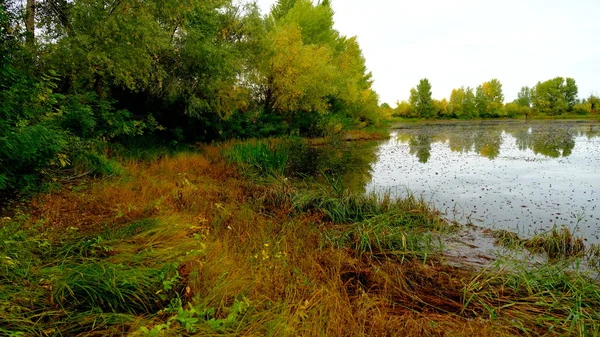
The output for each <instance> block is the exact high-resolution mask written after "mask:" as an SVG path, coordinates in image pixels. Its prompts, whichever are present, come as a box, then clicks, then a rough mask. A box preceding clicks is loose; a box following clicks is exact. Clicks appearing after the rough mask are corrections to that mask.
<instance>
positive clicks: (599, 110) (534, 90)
mask: <svg viewBox="0 0 600 337" xmlns="http://www.w3.org/2000/svg"><path fill="white" fill-rule="evenodd" d="M577 95H578V88H577V84H576V83H575V80H574V79H572V78H566V79H565V78H562V77H556V78H553V79H550V80H547V81H545V82H538V83H537V84H536V85H535V86H534V87H531V88H530V87H522V88H521V90H520V91H519V93H518V96H517V99H515V100H514V101H512V102H510V103H506V104H505V103H504V94H503V92H502V83H500V81H498V80H497V79H492V80H490V81H489V82H484V83H483V84H481V85H480V86H478V87H477V88H475V89H473V88H470V87H466V88H465V87H461V88H459V89H454V90H452V93H451V94H450V99H449V100H447V99H445V98H444V99H442V100H436V99H433V98H432V97H431V84H430V83H429V80H427V79H422V80H421V81H420V82H419V84H418V85H417V87H416V88H413V89H411V91H410V99H409V101H408V102H406V101H403V102H398V103H397V106H396V108H395V109H392V108H391V107H389V106H388V107H387V108H388V109H390V110H392V115H394V116H397V117H404V118H461V119H470V118H500V117H508V118H513V117H523V116H524V117H526V118H528V117H531V116H532V115H547V116H558V115H564V114H572V115H590V114H596V115H599V114H600V98H599V97H597V96H594V95H591V96H590V97H589V98H586V99H578V97H577Z"/></svg>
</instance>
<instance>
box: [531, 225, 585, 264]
mask: <svg viewBox="0 0 600 337" xmlns="http://www.w3.org/2000/svg"><path fill="white" fill-rule="evenodd" d="M525 246H526V247H527V248H528V249H530V250H533V251H542V252H545V253H546V254H548V257H550V258H551V259H556V258H560V257H570V256H582V255H583V254H584V253H585V245H584V243H583V238H580V237H575V236H574V235H573V232H571V230H570V229H569V228H566V227H562V228H560V229H559V228H556V227H554V228H553V229H552V230H551V231H550V232H547V233H543V234H540V235H536V236H534V237H533V238H531V239H529V240H527V242H526V243H525Z"/></svg>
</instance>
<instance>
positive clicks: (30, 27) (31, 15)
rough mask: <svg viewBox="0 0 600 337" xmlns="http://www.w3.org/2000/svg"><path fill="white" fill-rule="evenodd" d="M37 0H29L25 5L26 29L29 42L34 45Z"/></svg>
mask: <svg viewBox="0 0 600 337" xmlns="http://www.w3.org/2000/svg"><path fill="white" fill-rule="evenodd" d="M35 8H36V4H35V0H27V5H26V7H25V31H26V32H27V34H26V36H25V37H26V39H27V44H29V45H32V44H33V43H34V41H35Z"/></svg>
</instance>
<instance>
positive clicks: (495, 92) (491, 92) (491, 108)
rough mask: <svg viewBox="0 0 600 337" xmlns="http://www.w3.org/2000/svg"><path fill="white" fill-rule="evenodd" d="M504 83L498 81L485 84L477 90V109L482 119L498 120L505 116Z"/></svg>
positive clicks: (494, 80)
mask: <svg viewBox="0 0 600 337" xmlns="http://www.w3.org/2000/svg"><path fill="white" fill-rule="evenodd" d="M503 104H504V94H503V93H502V83H500V81H498V80H497V79H492V80H490V81H489V82H484V83H483V84H482V85H480V86H478V87H477V89H476V90H475V107H476V109H477V113H478V115H479V116H480V117H484V118H489V117H492V118H497V117H502V116H503V115H504V111H503V108H504V106H503Z"/></svg>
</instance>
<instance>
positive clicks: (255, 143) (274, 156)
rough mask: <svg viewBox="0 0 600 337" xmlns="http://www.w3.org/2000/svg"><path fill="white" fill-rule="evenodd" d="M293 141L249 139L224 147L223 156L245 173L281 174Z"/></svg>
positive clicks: (285, 165) (261, 174)
mask: <svg viewBox="0 0 600 337" xmlns="http://www.w3.org/2000/svg"><path fill="white" fill-rule="evenodd" d="M294 142H295V140H293V139H266V140H249V141H246V142H243V143H235V144H233V145H231V146H230V147H228V148H226V149H225V151H224V156H225V158H227V159H228V160H229V161H230V162H233V163H235V164H237V165H239V166H240V167H241V168H242V169H243V170H244V171H246V173H253V174H258V175H260V176H267V175H280V176H282V175H284V172H285V169H286V167H287V164H288V160H289V158H290V150H291V147H292V146H293V143H294Z"/></svg>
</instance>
